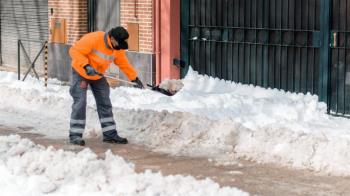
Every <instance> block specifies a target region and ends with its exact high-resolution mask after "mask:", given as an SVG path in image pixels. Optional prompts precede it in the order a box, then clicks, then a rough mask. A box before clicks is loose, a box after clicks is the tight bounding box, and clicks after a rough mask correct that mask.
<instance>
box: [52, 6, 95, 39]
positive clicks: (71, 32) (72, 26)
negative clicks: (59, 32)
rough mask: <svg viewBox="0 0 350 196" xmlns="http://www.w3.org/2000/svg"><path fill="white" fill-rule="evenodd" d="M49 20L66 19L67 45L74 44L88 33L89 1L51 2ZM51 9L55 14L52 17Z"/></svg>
mask: <svg viewBox="0 0 350 196" xmlns="http://www.w3.org/2000/svg"><path fill="white" fill-rule="evenodd" d="M48 4H49V20H50V19H51V18H64V19H66V28H67V30H66V34H67V43H66V44H69V45H71V44H73V43H74V42H75V41H77V40H79V39H80V38H81V36H82V35H84V34H85V33H87V31H88V13H87V11H88V1H87V0H49V1H48ZM51 8H53V14H52V15H51Z"/></svg>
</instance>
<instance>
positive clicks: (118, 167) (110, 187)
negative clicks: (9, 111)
mask: <svg viewBox="0 0 350 196" xmlns="http://www.w3.org/2000/svg"><path fill="white" fill-rule="evenodd" d="M0 176H1V178H0V189H1V194H2V195H36V196H39V195H46V194H50V195H103V196H105V195H133V196H136V195H164V196H165V195H213V196H214V195H227V196H233V195H237V196H238V195H240V196H246V195H249V194H248V193H245V192H243V191H241V190H239V189H236V188H230V187H223V188H220V187H219V185H218V184H217V183H215V182H213V181H212V180H210V179H205V180H201V181H198V180H196V179H195V178H193V177H191V176H180V175H175V176H163V175H162V174H161V173H152V172H151V171H145V172H144V173H136V172H135V169H134V166H133V164H130V163H127V162H125V160H124V159H123V158H121V157H119V156H116V155H113V154H112V153H111V152H110V151H107V152H106V153H105V158H104V159H102V160H101V159H98V158H97V155H96V154H94V153H93V152H92V151H91V150H90V149H88V148H86V149H84V150H82V151H81V152H79V153H74V152H67V151H63V150H55V149H53V148H52V147H49V148H44V147H42V146H37V145H35V144H34V143H32V142H31V141H29V140H27V139H21V138H20V137H19V136H16V135H11V136H1V137H0Z"/></svg>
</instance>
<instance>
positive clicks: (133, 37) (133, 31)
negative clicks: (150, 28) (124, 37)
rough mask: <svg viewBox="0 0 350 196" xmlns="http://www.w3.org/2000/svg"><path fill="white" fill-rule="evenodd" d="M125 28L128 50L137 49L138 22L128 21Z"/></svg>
mask: <svg viewBox="0 0 350 196" xmlns="http://www.w3.org/2000/svg"><path fill="white" fill-rule="evenodd" d="M127 28H128V32H129V39H128V45H129V51H139V24H138V23H128V24H127Z"/></svg>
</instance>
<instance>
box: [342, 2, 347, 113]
mask: <svg viewBox="0 0 350 196" xmlns="http://www.w3.org/2000/svg"><path fill="white" fill-rule="evenodd" d="M347 8H348V0H345V28H344V31H345V33H344V36H345V45H344V53H345V59H344V66H345V67H344V92H343V93H344V94H343V99H344V100H343V103H344V107H343V114H346V106H347V104H346V98H345V97H346V71H347V61H346V56H347V55H346V50H347V35H348V28H347V25H348V20H347V17H348V9H347Z"/></svg>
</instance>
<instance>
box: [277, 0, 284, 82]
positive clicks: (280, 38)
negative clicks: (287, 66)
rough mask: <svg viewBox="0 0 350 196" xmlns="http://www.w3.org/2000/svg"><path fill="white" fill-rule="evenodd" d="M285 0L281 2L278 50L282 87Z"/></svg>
mask: <svg viewBox="0 0 350 196" xmlns="http://www.w3.org/2000/svg"><path fill="white" fill-rule="evenodd" d="M283 1H284V0H281V2H280V3H281V4H280V25H279V26H280V27H279V28H280V29H281V30H280V33H279V40H280V44H279V46H278V49H279V50H278V51H279V69H280V70H279V71H280V73H279V75H280V76H279V88H282V44H283V39H282V33H283V32H282V29H283V26H282V20H283V11H282V10H283Z"/></svg>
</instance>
